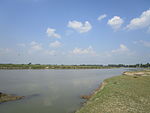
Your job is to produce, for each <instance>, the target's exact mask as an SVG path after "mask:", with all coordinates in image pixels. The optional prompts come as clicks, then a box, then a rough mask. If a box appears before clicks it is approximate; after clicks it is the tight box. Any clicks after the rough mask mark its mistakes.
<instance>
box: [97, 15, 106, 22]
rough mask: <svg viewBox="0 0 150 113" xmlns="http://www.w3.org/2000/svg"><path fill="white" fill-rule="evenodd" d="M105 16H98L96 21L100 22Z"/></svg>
mask: <svg viewBox="0 0 150 113" xmlns="http://www.w3.org/2000/svg"><path fill="white" fill-rule="evenodd" d="M106 17H107V15H106V14H103V15H100V16H99V17H98V18H97V20H99V21H101V20H102V19H104V18H106Z"/></svg>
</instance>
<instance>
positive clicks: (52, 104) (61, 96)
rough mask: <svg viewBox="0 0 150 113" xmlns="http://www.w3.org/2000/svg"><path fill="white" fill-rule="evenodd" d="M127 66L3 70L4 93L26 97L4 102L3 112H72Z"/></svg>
mask: <svg viewBox="0 0 150 113" xmlns="http://www.w3.org/2000/svg"><path fill="white" fill-rule="evenodd" d="M126 70H127V69H124V68H118V69H83V70H82V69H77V70H67V69H66V70H0V92H3V93H7V94H15V95H18V96H25V98H24V99H22V100H17V101H11V102H6V103H2V104H0V113H71V112H73V111H75V110H76V109H79V108H80V107H81V105H82V103H83V102H84V101H85V100H83V99H80V95H85V94H90V93H91V92H92V91H93V90H94V89H96V88H97V87H98V86H99V84H100V83H101V82H102V81H103V80H104V79H106V78H109V77H112V76H116V75H120V74H121V73H122V72H124V71H126Z"/></svg>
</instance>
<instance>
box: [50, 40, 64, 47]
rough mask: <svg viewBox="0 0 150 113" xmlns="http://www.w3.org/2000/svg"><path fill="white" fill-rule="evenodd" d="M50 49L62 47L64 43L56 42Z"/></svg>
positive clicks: (51, 44)
mask: <svg viewBox="0 0 150 113" xmlns="http://www.w3.org/2000/svg"><path fill="white" fill-rule="evenodd" d="M49 46H50V47H54V48H58V47H61V46H62V43H61V42H59V41H55V42H52V43H50V44H49Z"/></svg>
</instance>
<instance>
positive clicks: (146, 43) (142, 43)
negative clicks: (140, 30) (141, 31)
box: [134, 40, 150, 47]
mask: <svg viewBox="0 0 150 113" xmlns="http://www.w3.org/2000/svg"><path fill="white" fill-rule="evenodd" d="M134 43H135V44H140V45H143V46H145V47H150V42H147V41H144V40H139V41H135V42H134Z"/></svg>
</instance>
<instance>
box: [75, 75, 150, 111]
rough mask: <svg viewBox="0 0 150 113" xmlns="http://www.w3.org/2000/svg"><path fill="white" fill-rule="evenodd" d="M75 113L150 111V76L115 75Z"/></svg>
mask: <svg viewBox="0 0 150 113" xmlns="http://www.w3.org/2000/svg"><path fill="white" fill-rule="evenodd" d="M104 82H106V83H107V84H106V85H105V87H104V88H103V89H102V90H101V91H97V92H96V93H95V94H94V95H93V96H92V97H91V98H90V99H89V100H88V101H87V103H85V104H84V105H83V107H82V108H81V109H80V110H78V111H77V112H76V113H150V76H138V77H135V76H125V75H121V76H116V77H112V78H109V79H106V80H105V81H104Z"/></svg>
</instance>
